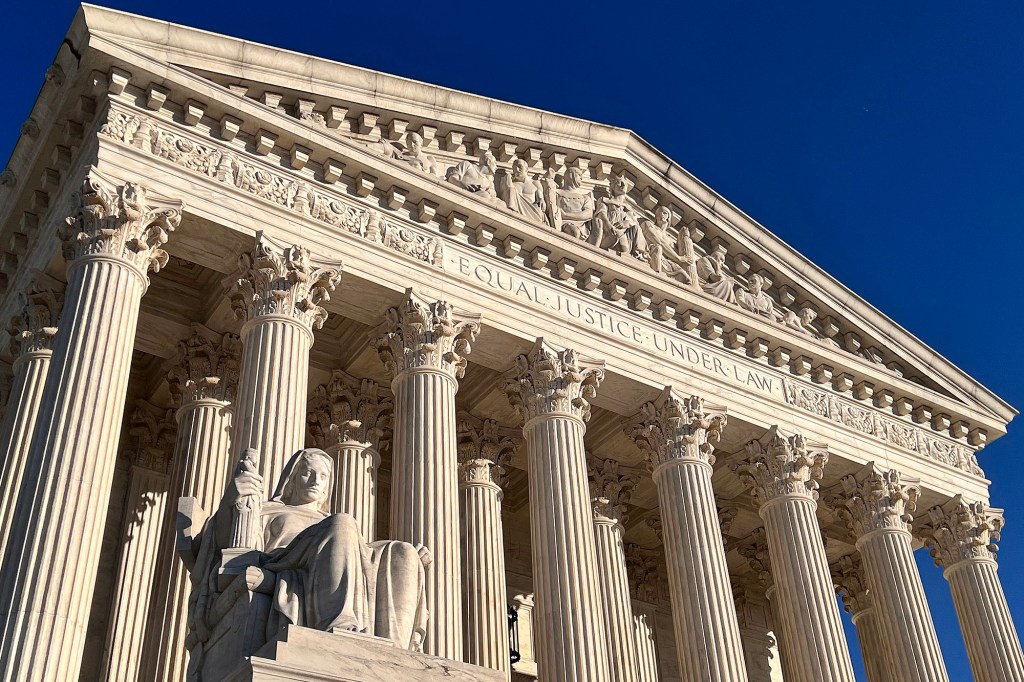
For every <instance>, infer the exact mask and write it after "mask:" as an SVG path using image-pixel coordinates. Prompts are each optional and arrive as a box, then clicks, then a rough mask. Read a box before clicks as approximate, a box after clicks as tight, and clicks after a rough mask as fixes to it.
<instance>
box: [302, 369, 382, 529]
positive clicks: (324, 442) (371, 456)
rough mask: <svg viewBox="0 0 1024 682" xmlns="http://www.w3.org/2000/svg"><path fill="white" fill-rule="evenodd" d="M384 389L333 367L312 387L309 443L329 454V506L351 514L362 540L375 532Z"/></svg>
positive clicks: (372, 382) (334, 511) (375, 383)
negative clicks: (326, 378)
mask: <svg viewBox="0 0 1024 682" xmlns="http://www.w3.org/2000/svg"><path fill="white" fill-rule="evenodd" d="M386 390H387V389H385V388H382V387H381V386H379V385H378V384H377V382H375V381H370V380H369V379H357V378H356V377H353V376H351V375H349V374H347V373H346V372H343V371H341V370H340V369H336V370H334V372H333V373H332V375H331V381H330V382H329V383H327V384H324V385H322V386H317V388H316V390H315V391H314V392H313V400H312V403H311V405H310V412H309V430H310V433H311V434H312V436H313V441H314V443H315V444H316V446H317V447H319V448H322V449H323V450H326V451H327V453H328V454H330V455H331V457H333V458H334V463H335V467H334V499H333V500H332V502H331V511H332V512H333V513H335V514H338V513H344V514H351V515H352V516H354V517H355V518H356V521H357V522H358V523H359V531H360V533H362V535H363V539H364V540H366V541H367V542H372V541H373V540H374V539H376V537H377V469H378V468H379V467H380V446H381V443H382V442H383V441H384V440H386V439H387V438H389V436H390V434H388V433H387V430H388V429H389V427H390V426H391V409H392V403H391V396H390V395H386V394H385V391H386Z"/></svg>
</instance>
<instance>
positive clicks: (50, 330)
mask: <svg viewBox="0 0 1024 682" xmlns="http://www.w3.org/2000/svg"><path fill="white" fill-rule="evenodd" d="M21 299H22V309H21V312H20V313H18V314H17V315H15V316H14V317H12V318H11V323H10V326H9V331H10V334H11V354H12V355H13V356H14V357H15V358H18V357H21V356H23V355H25V354H27V353H34V352H37V351H48V350H53V339H54V337H56V336H57V322H58V320H59V319H60V312H61V307H62V306H63V305H64V287H63V285H61V284H60V283H59V282H57V281H56V280H53V279H52V278H50V277H46V276H45V275H42V273H40V274H39V275H37V278H36V282H35V284H33V286H32V287H31V288H29V290H28V291H27V292H25V293H24V294H22V297H21Z"/></svg>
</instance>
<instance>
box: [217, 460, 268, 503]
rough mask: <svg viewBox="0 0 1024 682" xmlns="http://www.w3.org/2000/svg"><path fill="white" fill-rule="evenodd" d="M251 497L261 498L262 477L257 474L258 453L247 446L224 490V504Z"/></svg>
mask: <svg viewBox="0 0 1024 682" xmlns="http://www.w3.org/2000/svg"><path fill="white" fill-rule="evenodd" d="M253 497H256V498H257V499H263V477H262V476H260V475H259V453H258V452H256V450H254V449H252V448H247V449H246V450H244V451H243V452H242V457H241V458H240V459H239V461H238V466H237V467H236V468H235V474H234V476H232V477H231V483H230V485H228V487H227V490H226V491H225V492H224V504H238V503H240V502H243V501H245V500H249V499H252V498H253Z"/></svg>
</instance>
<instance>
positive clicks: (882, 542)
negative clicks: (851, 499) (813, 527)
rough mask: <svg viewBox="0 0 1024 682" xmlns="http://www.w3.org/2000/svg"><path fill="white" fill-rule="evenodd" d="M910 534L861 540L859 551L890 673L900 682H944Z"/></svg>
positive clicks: (880, 533)
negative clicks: (881, 616) (887, 654)
mask: <svg viewBox="0 0 1024 682" xmlns="http://www.w3.org/2000/svg"><path fill="white" fill-rule="evenodd" d="M910 540H911V536H910V533H909V532H908V531H905V530H900V529H895V528H883V529H878V530H874V531H871V532H868V533H866V534H864V535H862V536H861V537H860V538H858V539H857V549H858V551H859V552H860V556H861V561H862V562H863V564H864V572H865V574H866V575H867V582H868V585H869V586H870V588H871V594H872V599H873V601H874V604H875V608H876V609H878V613H884V614H885V617H884V618H879V619H877V623H878V630H879V634H880V635H881V639H882V642H884V643H885V646H886V648H887V650H888V652H889V657H888V660H889V664H890V669H891V670H892V672H893V675H894V677H895V678H896V679H898V680H900V681H901V682H903V681H906V682H916V681H917V680H920V681H921V682H946V681H947V680H949V675H948V674H947V673H946V664H945V663H944V662H943V660H942V650H941V649H940V648H939V638H938V634H937V633H936V632H935V624H934V623H933V622H932V616H931V611H930V609H929V608H928V601H927V599H926V598H925V594H924V585H923V584H922V583H921V574H920V573H919V572H918V570H917V563H916V562H915V561H914V551H913V549H912V548H911V545H910Z"/></svg>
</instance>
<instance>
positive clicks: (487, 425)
mask: <svg viewBox="0 0 1024 682" xmlns="http://www.w3.org/2000/svg"><path fill="white" fill-rule="evenodd" d="M458 423H459V429H458V435H459V500H460V502H461V511H462V516H461V523H462V579H463V581H464V582H463V591H464V592H465V596H464V598H463V600H462V605H463V609H462V613H463V618H464V624H465V661H466V662H467V663H473V664H474V665H481V666H484V667H485V668H493V669H494V670H503V671H505V672H506V673H508V672H509V671H510V669H511V666H512V663H511V660H510V659H509V642H508V605H507V602H506V594H505V546H504V542H503V537H502V528H501V498H502V492H501V484H502V481H503V479H504V475H505V469H504V467H505V464H506V463H507V462H508V460H509V458H510V457H511V456H512V454H513V453H514V452H515V451H516V450H517V449H518V448H519V446H520V444H521V439H519V438H516V437H515V436H514V435H513V433H514V431H513V430H512V429H503V428H501V427H499V426H498V423H497V422H496V421H494V420H493V419H477V418H476V417H474V416H472V415H470V414H466V413H464V412H463V413H461V414H459V419H458Z"/></svg>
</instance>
